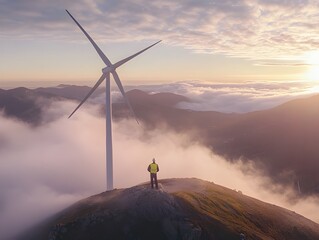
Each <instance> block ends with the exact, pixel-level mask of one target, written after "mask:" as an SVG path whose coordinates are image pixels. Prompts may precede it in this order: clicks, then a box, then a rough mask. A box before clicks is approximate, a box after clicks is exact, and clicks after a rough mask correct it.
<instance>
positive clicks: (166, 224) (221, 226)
mask: <svg viewBox="0 0 319 240" xmlns="http://www.w3.org/2000/svg"><path fill="white" fill-rule="evenodd" d="M160 186H161V187H160V189H159V190H153V189H151V188H150V187H149V186H148V184H142V185H139V186H136V187H132V188H128V189H119V190H113V191H108V192H104V193H101V194H98V195H95V196H92V197H90V198H87V199H84V200H82V201H79V202H78V203H76V204H74V205H73V206H71V207H69V208H68V209H66V210H64V211H62V212H61V213H59V214H57V215H56V216H55V217H53V218H51V219H50V220H48V221H47V222H46V223H43V224H42V225H39V226H37V227H36V228H34V229H33V230H32V231H31V232H29V234H24V235H23V236H22V238H21V239H24V240H26V239H33V240H37V239H39V240H40V239H48V238H49V239H50V240H57V239H60V240H62V239H67V240H73V239H74V240H75V239H77V240H81V239H92V240H100V239H218V240H223V239H224V240H235V239H239V234H240V233H244V234H245V235H246V237H247V239H254V240H256V239H280V240H285V239H287V240H288V239H289V240H301V239H302V240H316V239H319V225H318V224H316V223H314V222H312V221H310V220H308V219H306V218H304V217H302V216H301V215H298V214H296V213H294V212H291V211H289V210H286V209H283V208H280V207H277V206H274V205H271V204H267V203H264V202H262V201H259V200H256V199H253V198H250V197H248V196H245V195H243V194H241V193H238V192H236V191H234V190H230V189H227V188H224V187H222V186H219V185H216V184H213V183H210V182H206V181H202V180H198V179H166V180H162V181H160Z"/></svg>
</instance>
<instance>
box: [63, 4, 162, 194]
mask: <svg viewBox="0 0 319 240" xmlns="http://www.w3.org/2000/svg"><path fill="white" fill-rule="evenodd" d="M66 12H67V13H68V14H69V16H70V17H71V18H72V19H73V21H74V22H75V23H76V24H77V25H78V27H79V28H80V29H81V30H82V32H83V33H84V35H85V36H86V37H87V38H88V40H89V41H90V42H91V44H92V45H93V47H94V48H95V50H96V52H97V53H98V54H99V56H100V57H101V59H102V61H103V62H104V63H105V65H106V67H105V68H103V69H102V76H101V77H100V79H99V80H98V81H97V82H96V84H95V85H94V86H93V87H92V89H91V90H90V92H89V93H88V94H87V95H86V96H85V98H84V99H83V100H82V102H81V103H80V104H79V105H78V106H77V107H76V108H75V110H74V111H73V112H72V113H71V115H70V116H69V118H70V117H71V116H72V115H73V114H74V113H75V112H76V110H78V109H79V108H80V107H81V105H82V104H83V103H84V102H85V101H86V100H87V99H88V98H89V97H90V96H91V95H92V93H93V92H94V91H95V90H96V89H97V87H98V86H99V85H100V84H101V83H102V82H103V81H104V80H105V85H106V89H105V93H106V101H105V103H106V105H105V109H106V186H107V187H106V189H107V190H112V189H113V147H112V103H111V88H110V73H111V74H112V75H113V78H114V80H115V82H116V84H117V86H118V88H119V90H120V92H121V93H122V95H123V97H124V99H125V101H126V103H127V105H128V106H129V108H130V110H131V112H132V114H133V115H134V117H135V119H136V121H137V123H138V120H137V118H136V115H135V113H134V111H133V108H132V106H131V104H130V102H129V100H128V98H127V96H126V94H125V91H124V88H123V86H122V83H121V80H120V78H119V76H118V74H117V73H116V71H115V70H116V68H118V67H120V66H121V65H123V64H124V63H126V62H128V61H129V60H131V59H132V58H134V57H136V56H138V55H139V54H141V53H143V52H144V51H146V50H147V49H149V48H151V47H153V46H154V45H156V44H158V43H159V42H160V41H158V42H156V43H154V44H152V45H151V46H149V47H147V48H145V49H143V50H141V51H139V52H137V53H135V54H133V55H132V56H129V57H127V58H124V59H123V60H121V61H118V62H117V63H115V64H112V63H111V62H110V60H109V59H108V58H107V57H106V56H105V54H104V53H103V52H102V51H101V49H100V48H99V47H98V46H97V44H96V43H95V42H94V41H93V39H92V38H91V37H90V35H89V34H88V33H87V32H86V31H85V30H84V29H83V27H82V26H81V25H80V24H79V23H78V21H76V20H75V18H74V17H73V16H72V15H71V13H69V11H68V10H66Z"/></svg>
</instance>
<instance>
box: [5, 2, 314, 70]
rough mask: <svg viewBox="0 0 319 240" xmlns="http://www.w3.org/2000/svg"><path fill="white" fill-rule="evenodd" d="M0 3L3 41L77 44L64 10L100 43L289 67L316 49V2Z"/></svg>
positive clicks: (72, 28)
mask: <svg viewBox="0 0 319 240" xmlns="http://www.w3.org/2000/svg"><path fill="white" fill-rule="evenodd" d="M0 4H1V8H0V27H1V34H0V35H1V36H2V37H9V38H10V37H11V38H15V37H17V36H18V37H19V38H34V37H35V36H36V37H37V38H49V39H52V38H53V39H77V38H74V37H70V34H72V33H73V32H74V26H73V25H72V24H70V22H69V21H68V20H67V16H66V14H65V12H64V9H65V8H68V9H69V10H70V11H71V12H72V13H74V15H75V16H76V17H77V18H78V19H79V20H81V22H82V23H83V24H84V25H85V26H86V28H87V30H88V31H89V32H91V33H92V34H93V33H94V36H96V37H97V39H99V40H100V41H103V40H104V41H113V42H118V41H131V40H132V39H134V40H140V39H145V38H148V39H152V40H153V39H163V40H164V41H165V42H166V43H168V44H169V45H178V46H183V47H185V48H189V49H193V50H194V51H197V52H205V53H222V54H226V55H231V56H237V57H244V58H251V59H263V60H281V61H286V60H287V59H288V58H289V59H290V60H291V59H292V60H295V61H296V62H295V63H298V62H300V61H302V59H301V58H300V56H301V55H302V54H303V53H304V52H307V51H309V50H311V49H317V48H318V45H319V40H318V35H319V29H318V27H317V26H318V24H319V19H318V17H317V13H318V11H319V5H318V3H317V1H316V0H287V1H282V0H281V1H279V0H272V1H268V0H267V1H266V0H241V1H237V0H227V1H218V0H203V1H196V0H188V1H168V0H154V1H144V0H138V1H128V0H116V1H115V0H110V1H99V0H94V1H88V0H80V1H76V2H74V1H69V0H68V1H60V0H59V1H54V2H53V1H48V0H44V1H38V0H29V1H28V2H24V1H17V0H15V1H12V0H1V1H0ZM105 23H107V24H105ZM115 29H116V30H115ZM295 63H293V64H295Z"/></svg>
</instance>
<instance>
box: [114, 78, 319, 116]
mask: <svg viewBox="0 0 319 240" xmlns="http://www.w3.org/2000/svg"><path fill="white" fill-rule="evenodd" d="M132 88H134V87H129V88H127V89H128V90H129V89H132ZM136 88H138V89H141V90H144V91H147V92H149V93H160V92H171V93H175V94H179V95H183V96H185V97H188V98H189V99H190V100H191V102H182V103H180V104H178V105H177V107H179V108H184V109H191V110H196V111H219V112H226V113H230V112H236V113H245V112H252V111H257V110H264V109H269V108H273V107H275V106H278V105H279V104H282V103H284V102H287V101H289V100H292V99H296V98H300V97H307V96H310V95H313V94H316V93H318V92H319V89H318V87H317V86H316V83H314V82H243V83H203V82H195V81H194V82H191V81H188V82H187V81H186V82H177V83H169V84H159V85H144V86H137V87H136ZM114 96H116V99H119V97H118V96H119V94H117V93H116V91H114Z"/></svg>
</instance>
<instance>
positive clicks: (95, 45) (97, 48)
mask: <svg viewBox="0 0 319 240" xmlns="http://www.w3.org/2000/svg"><path fill="white" fill-rule="evenodd" d="M65 11H66V12H67V13H68V14H69V16H70V17H71V18H72V19H73V21H74V22H75V23H76V24H77V25H78V27H79V28H80V29H81V30H82V32H83V33H84V35H85V36H86V37H87V38H88V39H89V41H90V42H91V44H92V45H93V47H94V48H95V50H96V52H97V53H98V54H99V56H100V57H101V59H102V60H103V62H104V63H105V65H106V66H111V65H112V63H111V62H110V60H109V59H108V58H107V57H106V56H105V54H104V53H103V52H102V50H101V49H100V48H99V46H98V45H97V44H96V43H95V42H94V40H93V39H92V38H91V37H90V35H89V34H88V33H87V32H86V31H85V30H84V28H83V27H82V26H81V25H80V23H78V21H76V20H75V18H74V17H73V16H72V15H71V13H69V11H68V10H66V9H65Z"/></svg>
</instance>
